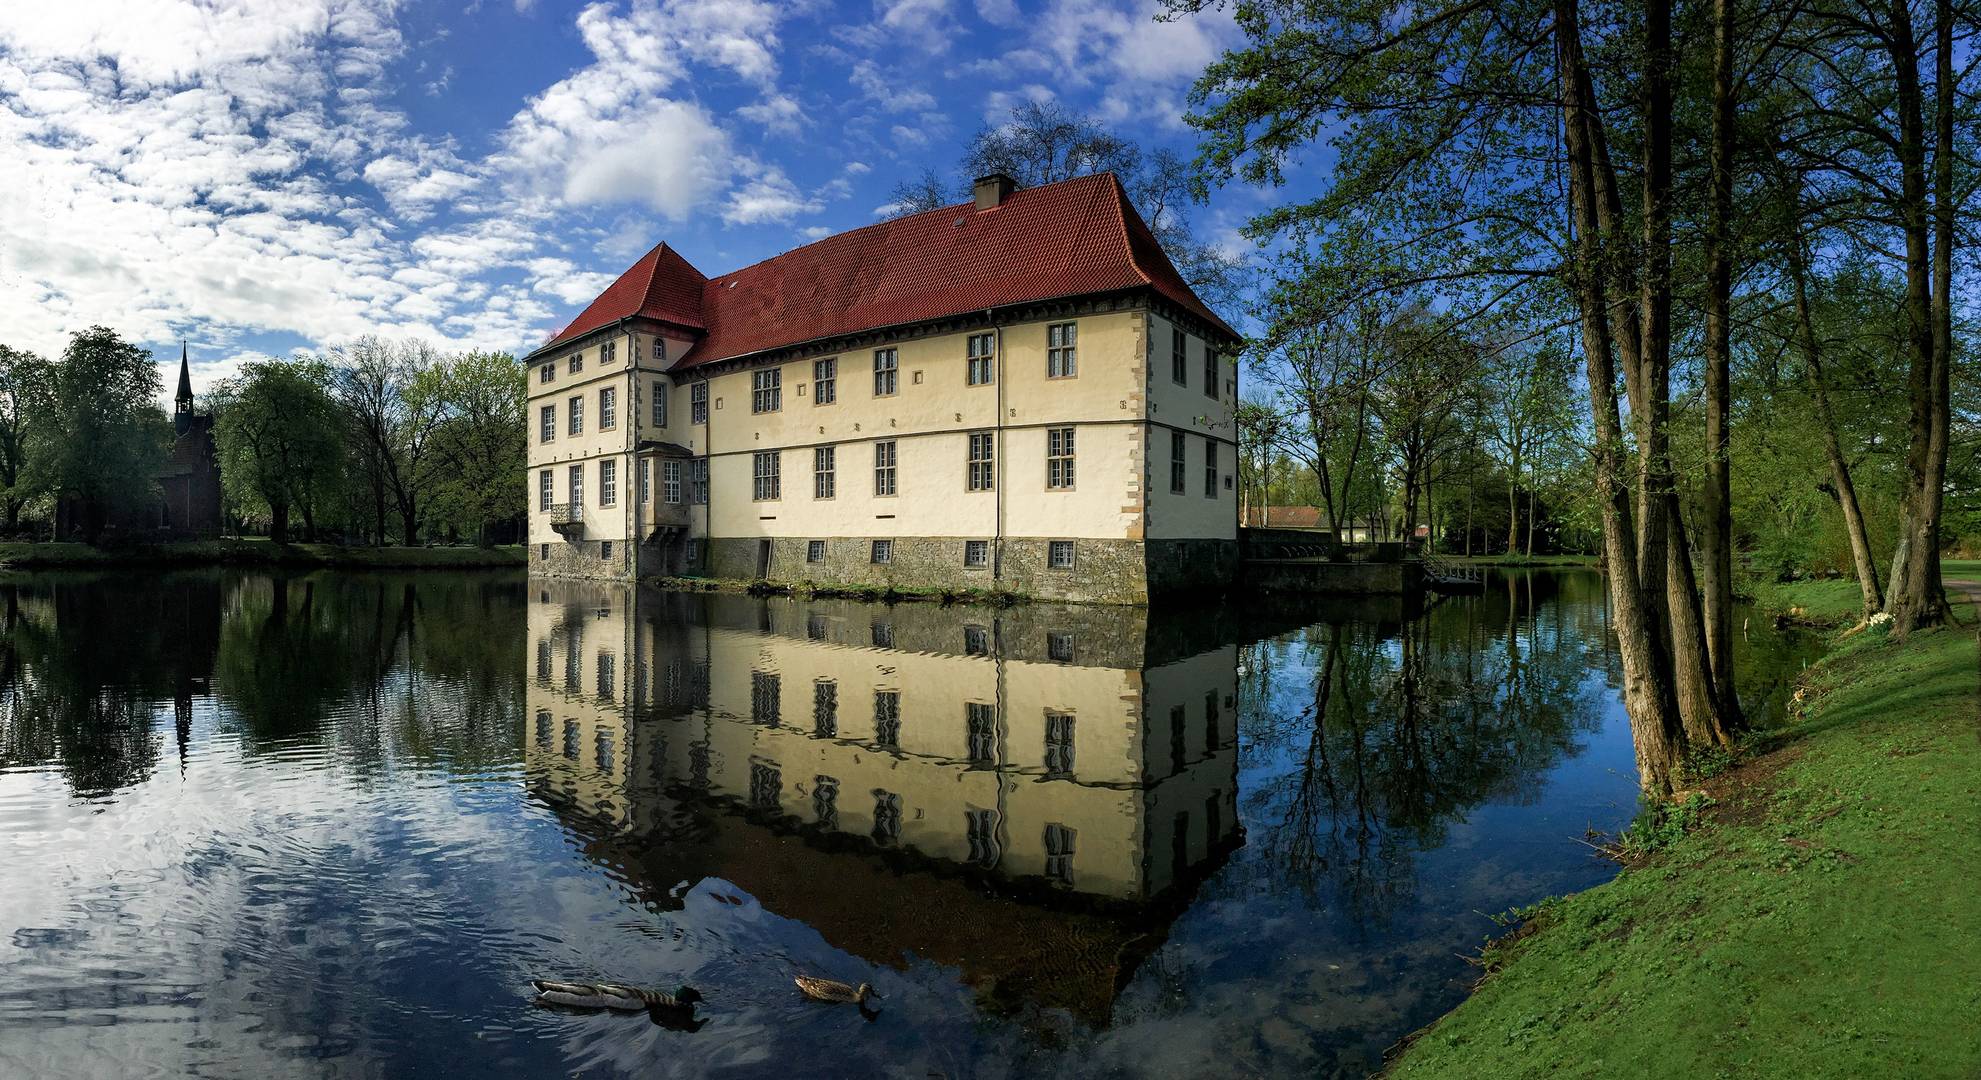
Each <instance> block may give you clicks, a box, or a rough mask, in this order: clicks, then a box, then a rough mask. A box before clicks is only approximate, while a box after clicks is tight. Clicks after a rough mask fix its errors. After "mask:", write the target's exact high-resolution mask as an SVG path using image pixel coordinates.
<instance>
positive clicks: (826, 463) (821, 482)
mask: <svg viewBox="0 0 1981 1080" xmlns="http://www.w3.org/2000/svg"><path fill="white" fill-rule="evenodd" d="M838 457H839V451H838V450H837V449H836V448H834V447H830V446H821V447H819V448H817V449H815V450H813V451H812V498H814V499H830V498H832V494H833V491H834V489H835V488H836V487H837V480H836V479H835V477H836V475H837V474H836V472H835V465H836V463H837V460H838Z"/></svg>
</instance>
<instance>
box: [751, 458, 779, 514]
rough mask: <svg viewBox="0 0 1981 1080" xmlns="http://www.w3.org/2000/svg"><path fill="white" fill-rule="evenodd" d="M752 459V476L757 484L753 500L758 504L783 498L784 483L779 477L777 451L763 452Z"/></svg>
mask: <svg viewBox="0 0 1981 1080" xmlns="http://www.w3.org/2000/svg"><path fill="white" fill-rule="evenodd" d="M751 457H752V465H751V469H752V472H751V476H752V479H753V480H754V482H755V486H754V487H753V488H752V491H753V494H752V495H751V498H753V499H755V500H756V501H758V502H771V501H773V500H776V499H780V498H782V497H783V483H782V480H781V478H780V476H779V475H778V455H777V451H775V450H762V451H759V452H757V453H756V454H753V455H751Z"/></svg>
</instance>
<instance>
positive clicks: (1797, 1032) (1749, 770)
mask: <svg viewBox="0 0 1981 1080" xmlns="http://www.w3.org/2000/svg"><path fill="white" fill-rule="evenodd" d="M1810 584H1813V585H1824V586H1827V585H1830V584H1841V585H1843V586H1846V587H1848V588H1849V589H1850V590H1851V593H1852V603H1853V604H1854V603H1855V589H1856V586H1855V585H1854V584H1853V583H1851V582H1848V581H1845V582H1840V583H1829V582H1819V583H1810ZM1796 589H1797V590H1798V595H1803V592H1802V586H1796ZM1805 599H1807V597H1806V595H1805ZM1962 607H1963V609H1964V610H1963V611H1962V618H1963V619H1964V620H1970V622H1969V626H1968V627H1966V628H1947V629H1937V630H1928V631H1921V632H1919V633H1916V634H1914V635H1913V636H1912V637H1911V638H1910V640H1908V641H1905V642H1903V643H1900V642H1895V641H1893V640H1891V639H1890V638H1888V637H1887V636H1885V635H1884V633H1883V632H1882V631H1878V630H1873V631H1867V632H1864V633H1861V634H1859V635H1857V636H1855V637H1852V638H1849V639H1846V640H1844V641H1843V642H1842V643H1841V644H1840V646H1839V647H1838V648H1837V650H1835V651H1834V652H1832V653H1831V654H1830V656H1828V657H1826V658H1825V660H1824V661H1823V662H1822V663H1821V664H1819V665H1817V666H1816V667H1814V668H1812V669H1811V671H1810V673H1809V675H1808V677H1807V678H1806V680H1805V688H1804V695H1803V703H1802V706H1801V715H1800V716H1799V717H1798V718H1797V721H1796V723H1795V724H1794V725H1793V726H1792V727H1791V728H1790V729H1788V730H1787V731H1785V732H1782V733H1779V734H1778V735H1773V736H1771V737H1770V739H1769V746H1770V747H1771V749H1769V750H1768V752H1766V753H1764V754H1761V755H1760V756H1758V757H1755V758H1753V759H1752V760H1750V761H1748V762H1747V763H1746V764H1744V765H1742V766H1741V767H1739V768H1736V769H1734V770H1732V771H1730V772H1727V773H1725V774H1723V775H1721V776H1719V777H1715V778H1713V779H1711V780H1708V781H1705V782H1704V784H1703V786H1704V787H1705V788H1706V790H1707V791H1708V792H1709V793H1710V795H1711V797H1712V798H1714V799H1715V800H1716V801H1715V804H1714V805H1712V806H1711V807H1709V808H1708V809H1707V811H1706V812H1705V815H1704V816H1705V819H1706V823H1705V824H1703V825H1701V826H1700V827H1699V828H1697V829H1695V830H1694V831H1692V832H1689V833H1687V834H1685V835H1683V836H1681V837H1679V838H1678V839H1676V840H1675V841H1674V842H1673V843H1672V844H1671V846H1670V847H1668V848H1666V849H1664V850H1661V851H1659V852H1657V853H1654V854H1652V855H1651V856H1649V858H1648V861H1647V862H1645V863H1644V864H1643V865H1639V866H1636V867H1633V868H1629V869H1626V870H1624V871H1623V872H1622V873H1620V874H1619V875H1618V876H1617V878H1616V879H1615V880H1613V881H1611V882H1610V883H1608V884H1605V885H1602V886H1598V887H1597V888H1594V889H1590V890H1588V891H1586V892H1583V893H1579V894H1576V895H1574V896H1570V897H1567V898H1564V899H1559V900H1553V901H1549V902H1547V903H1545V904H1543V905H1541V906H1540V907H1539V909H1538V910H1537V911H1536V912H1535V913H1534V914H1533V916H1532V918H1531V919H1530V920H1529V921H1530V923H1531V927H1532V932H1531V933H1527V934H1524V935H1517V936H1516V937H1514V938H1510V939H1509V941H1508V942H1507V943H1505V944H1501V945H1496V946H1492V947H1489V948H1488V950H1487V953H1486V960H1487V964H1488V967H1489V969H1490V970H1491V971H1492V974H1490V975H1488V977H1487V978H1486V979H1485V981H1484V982H1483V983H1482V985H1481V986H1480V987H1479V989H1478V990H1477V992H1476V993H1474V994H1473V996H1472V997H1471V998H1470V999H1469V1000H1467V1001H1466V1002H1465V1003H1464V1004H1463V1005H1461V1006H1460V1007H1459V1008H1458V1009H1457V1010H1456V1011H1454V1012H1453V1013H1452V1014H1450V1015H1449V1016H1447V1017H1446V1018H1445V1019H1444V1020H1442V1021H1440V1022H1439V1023H1438V1024H1437V1025H1435V1026H1434V1027H1432V1028H1431V1029H1429V1030H1428V1031H1427V1032H1425V1033H1423V1034H1422V1036H1421V1037H1420V1038H1418V1039H1417V1041H1416V1042H1415V1043H1413V1044H1412V1045H1411V1046H1410V1047H1409V1048H1408V1049H1407V1050H1406V1051H1405V1052H1404V1053H1403V1055H1402V1056H1401V1058H1400V1060H1399V1061H1397V1062H1396V1063H1395V1065H1394V1067H1393V1072H1394V1075H1396V1076H1400V1077H1411V1078H1421V1077H1557V1076H1562V1077H1583V1076H1589V1077H1594V1076H1646V1077H1650V1076H1656V1077H1716V1076H1726V1077H1783V1078H1794V1080H1806V1078H1810V1077H1871V1076H1905V1077H1970V1078H1971V1077H1976V1076H1981V856H1977V852H1976V843H1977V840H1981V712H1978V711H1977V706H1981V693H1977V691H1981V669H1977V659H1981V658H1978V657H1977V653H1976V644H1975V635H1974V631H1973V628H1972V623H1971V618H1972V610H1971V608H1967V607H1966V605H1962Z"/></svg>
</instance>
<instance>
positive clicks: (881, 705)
mask: <svg viewBox="0 0 1981 1080" xmlns="http://www.w3.org/2000/svg"><path fill="white" fill-rule="evenodd" d="M880 625H881V624H879V623H875V624H874V628H875V629H879V628H880ZM893 637H894V635H893V627H889V628H888V642H889V647H892V645H893ZM874 742H875V743H876V744H878V745H880V746H884V747H887V748H888V749H890V750H892V749H899V748H900V746H901V692H900V691H899V690H876V691H874Z"/></svg>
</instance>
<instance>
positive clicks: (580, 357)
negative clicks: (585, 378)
mask: <svg viewBox="0 0 1981 1080" xmlns="http://www.w3.org/2000/svg"><path fill="white" fill-rule="evenodd" d="M583 370H585V350H583V349H579V350H578V351H577V352H574V353H572V354H571V373H572V374H573V375H575V374H577V373H578V372H580V371H583Z"/></svg>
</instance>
